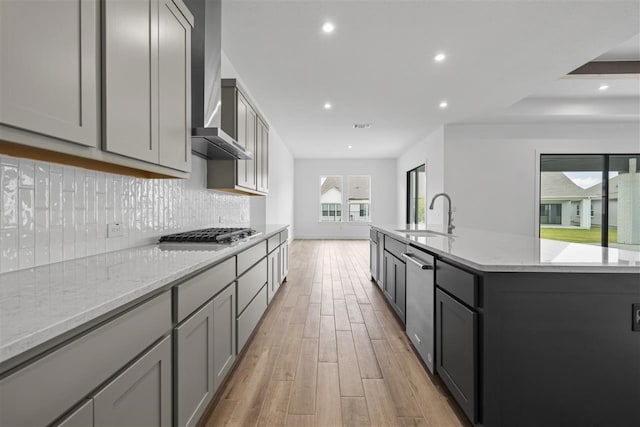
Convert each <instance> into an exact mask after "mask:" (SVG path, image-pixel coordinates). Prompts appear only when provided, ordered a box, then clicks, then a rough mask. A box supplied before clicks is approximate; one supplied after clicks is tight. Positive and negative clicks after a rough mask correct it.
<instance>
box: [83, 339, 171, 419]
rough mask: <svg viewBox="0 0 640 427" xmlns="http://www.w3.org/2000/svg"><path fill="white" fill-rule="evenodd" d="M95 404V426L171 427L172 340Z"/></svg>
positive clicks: (143, 359) (108, 388)
mask: <svg viewBox="0 0 640 427" xmlns="http://www.w3.org/2000/svg"><path fill="white" fill-rule="evenodd" d="M93 401H94V426H96V427H103V426H104V427H107V426H108V427H120V426H122V427H129V426H147V427H170V426H171V423H172V419H171V337H170V336H168V337H166V338H164V339H163V340H162V341H160V343H158V344H156V345H155V346H154V347H153V348H152V349H151V350H149V351H148V352H147V353H146V354H145V355H144V356H142V357H141V358H140V359H138V360H137V361H136V362H135V363H134V364H133V365H131V366H130V367H129V368H128V369H127V370H125V371H124V372H123V373H122V374H120V375H119V376H118V377H116V378H115V379H114V380H113V381H112V382H111V383H109V384H107V385H106V386H105V387H104V388H103V389H102V390H100V391H99V392H98V393H97V394H96V395H95V396H94V399H93Z"/></svg>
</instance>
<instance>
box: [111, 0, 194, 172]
mask: <svg viewBox="0 0 640 427" xmlns="http://www.w3.org/2000/svg"><path fill="white" fill-rule="evenodd" d="M179 5H181V7H179ZM191 22H193V17H192V16H191V14H190V13H189V12H188V10H187V9H186V8H185V7H184V5H183V4H182V2H181V1H180V0H173V1H172V0H138V1H117V0H106V1H105V2H104V12H103V30H104V34H103V67H104V73H103V75H104V79H103V94H104V99H103V123H104V125H103V134H104V138H103V142H104V149H105V150H107V151H110V152H112V153H117V154H121V155H124V156H128V157H132V158H134V159H138V160H143V161H146V162H149V163H155V164H163V165H165V166H169V167H172V168H175V169H179V170H183V171H189V168H190V155H191V154H190V152H191V140H190V138H189V135H188V129H189V128H190V123H191V117H190V114H191V110H190V105H191V98H190V94H189V92H190V80H189V79H190V75H191V71H190V70H191V61H190V59H191V58H190V49H191V48H190V46H191V38H190V34H191ZM132 40H135V43H134V42H132Z"/></svg>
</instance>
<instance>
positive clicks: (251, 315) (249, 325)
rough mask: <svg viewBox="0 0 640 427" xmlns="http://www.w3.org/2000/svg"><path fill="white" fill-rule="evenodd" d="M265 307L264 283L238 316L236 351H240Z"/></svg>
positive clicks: (265, 290) (265, 287)
mask: <svg viewBox="0 0 640 427" xmlns="http://www.w3.org/2000/svg"><path fill="white" fill-rule="evenodd" d="M266 309H267V286H266V285H265V286H264V287H263V288H262V289H261V290H260V292H258V294H257V295H256V296H255V298H254V299H253V301H251V302H250V303H249V305H248V306H247V308H245V309H244V311H243V312H242V314H240V315H239V316H238V329H237V331H238V338H237V339H238V353H240V352H241V351H242V349H243V348H244V345H245V344H246V343H247V340H248V339H249V337H250V336H251V333H252V332H253V330H254V329H255V327H256V325H258V322H259V321H260V319H261V318H262V315H263V314H264V312H265V310H266Z"/></svg>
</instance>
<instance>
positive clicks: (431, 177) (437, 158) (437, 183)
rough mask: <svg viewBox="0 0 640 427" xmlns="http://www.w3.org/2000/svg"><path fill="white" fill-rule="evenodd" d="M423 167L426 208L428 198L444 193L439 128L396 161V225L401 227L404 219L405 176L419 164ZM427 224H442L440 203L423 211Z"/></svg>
mask: <svg viewBox="0 0 640 427" xmlns="http://www.w3.org/2000/svg"><path fill="white" fill-rule="evenodd" d="M423 163H426V165H427V205H428V204H429V203H430V201H431V198H432V197H433V196H434V195H435V194H437V193H440V192H442V191H443V189H444V131H443V128H439V129H438V130H436V131H435V132H434V133H432V134H431V135H429V136H428V137H426V138H425V139H424V140H422V141H420V142H418V143H417V144H415V145H414V146H412V147H411V148H409V150H408V151H407V152H406V153H404V154H403V155H402V156H400V157H398V159H397V162H396V165H397V166H396V168H397V178H396V182H397V204H396V206H397V210H396V222H397V223H398V224H404V223H405V222H406V218H407V172H408V171H410V170H411V169H414V168H416V167H418V166H420V165H421V164H423ZM426 212H427V224H442V221H443V218H444V203H443V206H441V207H440V208H435V209H434V210H432V211H431V210H428V209H427V211H426Z"/></svg>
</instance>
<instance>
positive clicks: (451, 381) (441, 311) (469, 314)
mask: <svg viewBox="0 0 640 427" xmlns="http://www.w3.org/2000/svg"><path fill="white" fill-rule="evenodd" d="M435 324H436V371H437V373H438V375H440V377H441V378H442V381H443V382H444V383H445V384H446V386H447V388H448V389H449V391H450V392H451V394H452V395H453V397H454V398H455V399H456V400H457V401H458V403H459V404H460V406H461V407H462V409H463V411H464V412H465V414H467V416H468V417H469V419H470V420H471V421H472V422H476V421H477V401H476V400H477V399H476V393H477V365H476V364H477V342H476V340H477V330H478V314H477V313H476V312H475V311H473V310H471V309H469V308H467V307H466V306H465V305H463V304H462V303H460V302H459V301H457V300H456V299H454V298H452V297H451V296H450V295H449V294H447V293H446V292H444V291H443V290H441V289H440V288H436V322H435Z"/></svg>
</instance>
